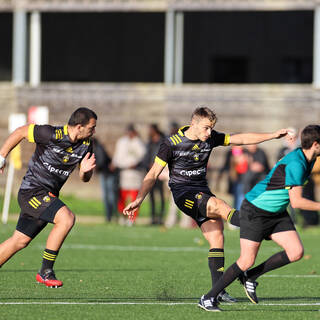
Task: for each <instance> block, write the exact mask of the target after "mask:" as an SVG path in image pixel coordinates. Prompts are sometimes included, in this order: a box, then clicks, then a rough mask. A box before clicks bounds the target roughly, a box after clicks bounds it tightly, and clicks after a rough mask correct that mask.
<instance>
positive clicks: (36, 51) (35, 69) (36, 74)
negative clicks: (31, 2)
mask: <svg viewBox="0 0 320 320" xmlns="http://www.w3.org/2000/svg"><path fill="white" fill-rule="evenodd" d="M40 80H41V19H40V13H39V12H38V11H35V12H32V13H31V20H30V85H31V87H37V86H38V85H39V84H40Z"/></svg>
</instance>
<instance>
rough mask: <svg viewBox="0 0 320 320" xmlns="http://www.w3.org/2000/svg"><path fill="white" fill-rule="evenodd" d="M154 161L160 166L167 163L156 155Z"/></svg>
mask: <svg viewBox="0 0 320 320" xmlns="http://www.w3.org/2000/svg"><path fill="white" fill-rule="evenodd" d="M154 162H156V163H158V164H160V166H162V167H165V166H166V165H167V163H166V162H165V161H163V160H162V159H160V158H159V157H158V156H157V157H155V159H154Z"/></svg>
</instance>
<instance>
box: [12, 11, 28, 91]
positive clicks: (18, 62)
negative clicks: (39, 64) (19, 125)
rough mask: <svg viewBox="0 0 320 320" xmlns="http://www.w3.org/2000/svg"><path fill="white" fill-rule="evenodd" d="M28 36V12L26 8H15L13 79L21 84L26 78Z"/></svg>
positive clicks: (17, 83) (16, 83)
mask: <svg viewBox="0 0 320 320" xmlns="http://www.w3.org/2000/svg"><path fill="white" fill-rule="evenodd" d="M26 37H27V14H26V12H25V11H24V10H15V11H14V14H13V50H12V51H13V59H12V61H13V63H12V64H13V65H12V81H13V83H14V85H16V86H21V85H24V83H25V80H26V79H25V78H26V58H25V57H26V47H27V45H26Z"/></svg>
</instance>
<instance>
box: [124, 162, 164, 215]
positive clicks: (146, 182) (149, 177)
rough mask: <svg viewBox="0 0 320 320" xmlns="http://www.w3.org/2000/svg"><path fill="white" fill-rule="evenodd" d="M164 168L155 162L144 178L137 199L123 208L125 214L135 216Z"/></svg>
mask: <svg viewBox="0 0 320 320" xmlns="http://www.w3.org/2000/svg"><path fill="white" fill-rule="evenodd" d="M163 169H164V167H163V166H161V165H160V164H158V163H157V162H155V163H154V164H153V166H152V167H151V169H150V170H149V171H148V173H147V174H146V176H145V177H144V179H143V182H142V185H141V188H140V190H139V193H138V196H137V198H136V200H135V201H133V202H131V203H129V204H128V205H127V206H126V207H125V208H124V210H123V214H125V215H128V216H129V218H131V217H133V215H134V213H135V212H136V211H137V210H138V208H139V207H140V205H141V203H142V201H143V200H144V198H145V197H146V195H147V194H148V193H149V192H150V190H151V189H152V187H153V185H154V184H155V182H156V180H157V179H158V177H159V175H160V173H161V172H162V170H163Z"/></svg>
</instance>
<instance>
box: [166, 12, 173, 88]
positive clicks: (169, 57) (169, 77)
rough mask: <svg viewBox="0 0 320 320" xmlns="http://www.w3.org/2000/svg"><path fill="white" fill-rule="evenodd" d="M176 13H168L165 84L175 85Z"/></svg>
mask: <svg viewBox="0 0 320 320" xmlns="http://www.w3.org/2000/svg"><path fill="white" fill-rule="evenodd" d="M174 16H175V12H174V11H171V10H170V11H167V12H166V25H165V28H166V29H165V53H164V59H165V60H164V82H165V84H167V85H170V84H173V81H174V80H173V76H174V28H175V26H174Z"/></svg>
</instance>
